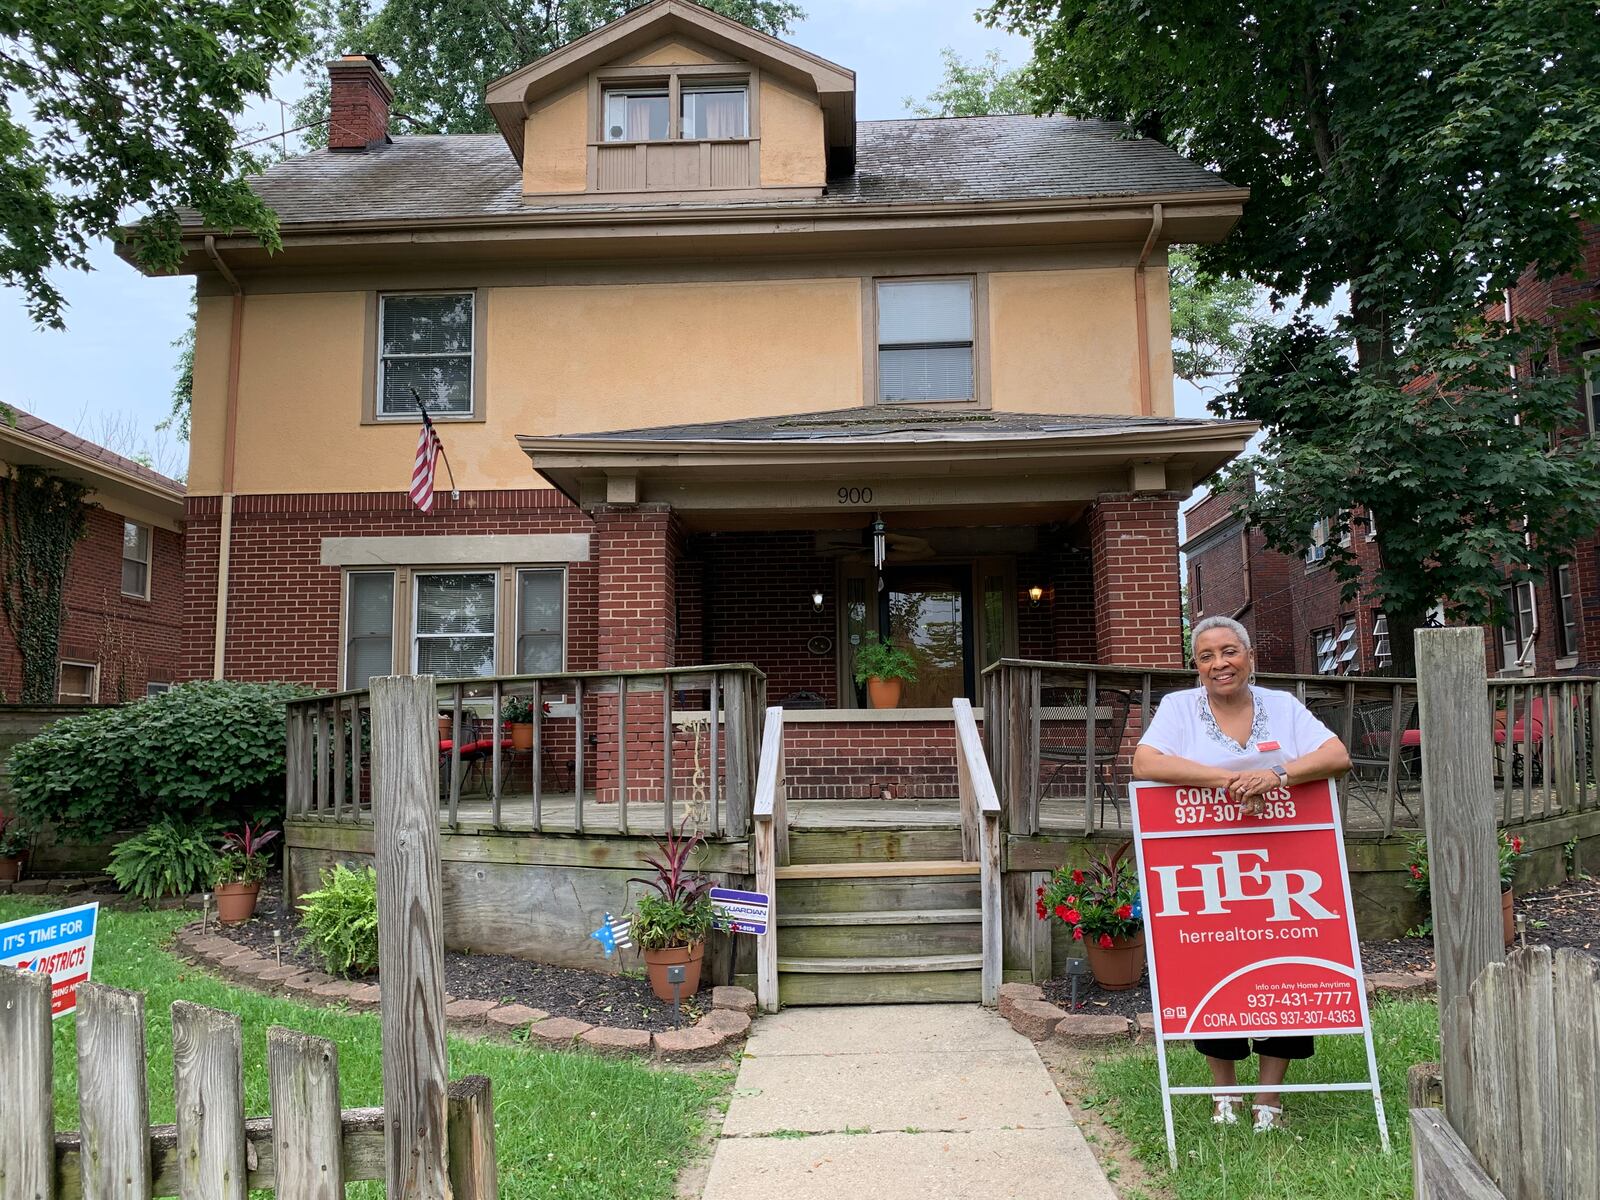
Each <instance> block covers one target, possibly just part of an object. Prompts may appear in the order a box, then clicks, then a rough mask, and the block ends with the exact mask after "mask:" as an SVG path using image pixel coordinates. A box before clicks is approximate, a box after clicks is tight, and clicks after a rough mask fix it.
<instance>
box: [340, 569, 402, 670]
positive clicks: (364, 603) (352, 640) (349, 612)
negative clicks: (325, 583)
mask: <svg viewBox="0 0 1600 1200" xmlns="http://www.w3.org/2000/svg"><path fill="white" fill-rule="evenodd" d="M344 663H345V666H344V676H345V679H344V685H345V687H347V688H364V687H366V686H367V683H368V682H369V681H370V680H371V679H372V677H373V676H374V675H388V674H390V673H391V672H393V670H394V572H392V571H360V572H357V573H355V574H352V575H351V576H350V594H349V600H348V601H347V608H346V612H345V658H344Z"/></svg>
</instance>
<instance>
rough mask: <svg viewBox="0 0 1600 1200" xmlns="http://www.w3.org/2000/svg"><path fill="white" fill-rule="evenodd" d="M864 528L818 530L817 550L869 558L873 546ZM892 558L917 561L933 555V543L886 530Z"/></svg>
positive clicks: (828, 555) (847, 557) (833, 555)
mask: <svg viewBox="0 0 1600 1200" xmlns="http://www.w3.org/2000/svg"><path fill="white" fill-rule="evenodd" d="M864 532H865V531H863V530H859V529H823V530H819V531H818V532H817V553H818V554H820V555H822V556H823V557H825V558H842V559H845V560H852V559H856V558H859V559H861V560H863V561H870V560H871V557H872V552H871V549H870V548H869V547H868V545H867V544H866V538H865V536H864ZM883 537H884V542H885V544H886V548H887V550H888V561H889V562H917V561H918V560H920V559H924V558H932V557H933V555H934V550H933V543H931V542H930V541H928V539H927V538H925V537H918V536H917V535H916V534H914V533H885V534H884V535H883Z"/></svg>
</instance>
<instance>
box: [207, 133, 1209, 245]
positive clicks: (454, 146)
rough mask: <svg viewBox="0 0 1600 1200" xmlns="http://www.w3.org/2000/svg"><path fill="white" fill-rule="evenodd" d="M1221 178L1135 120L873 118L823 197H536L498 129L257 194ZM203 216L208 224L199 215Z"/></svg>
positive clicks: (1005, 189)
mask: <svg viewBox="0 0 1600 1200" xmlns="http://www.w3.org/2000/svg"><path fill="white" fill-rule="evenodd" d="M1230 188H1231V185H1230V184H1229V183H1228V182H1227V181H1226V180H1225V179H1223V178H1222V177H1221V176H1220V175H1218V174H1216V173H1215V172H1212V171H1208V170H1206V169H1204V168H1203V167H1200V166H1197V165H1196V164H1194V163H1192V162H1190V161H1189V160H1188V159H1186V158H1184V157H1182V156H1181V155H1179V154H1177V153H1176V152H1175V151H1173V150H1171V149H1170V148H1168V147H1167V146H1164V145H1162V144H1161V143H1159V142H1154V141H1150V140H1149V139H1147V138H1130V137H1128V136H1126V131H1125V130H1124V129H1123V127H1122V126H1120V125H1116V124H1113V123H1110V122H1106V121H1083V120H1077V119H1074V118H1071V117H1059V116H1051V117H1027V116H1004V117H944V118H932V119H925V120H907V121H864V122H861V123H860V124H858V126H857V152H856V170H855V172H854V173H853V174H851V175H848V176H845V177H842V178H838V179H833V180H830V181H829V182H828V186H827V189H826V191H825V193H824V194H823V195H822V196H821V197H812V198H800V199H787V200H774V199H768V198H761V199H755V200H748V199H747V200H726V201H718V200H713V199H710V198H709V197H708V198H707V199H705V200H701V199H695V200H693V201H690V202H677V203H672V204H641V203H627V204H607V203H604V202H597V203H594V204H573V203H564V204H561V205H559V206H552V205H539V204H537V203H532V204H530V203H525V202H524V201H523V198H522V174H521V170H520V168H519V167H518V165H517V162H516V159H515V158H513V157H512V154H511V151H510V150H509V148H508V147H507V146H506V143H505V140H504V139H503V138H501V137H500V136H499V135H498V134H456V135H438V136H422V137H398V138H396V139H395V140H394V142H393V143H392V144H389V145H381V146H377V147H375V148H373V149H371V150H368V151H366V152H364V153H360V154H336V153H330V152H329V151H327V150H319V151H317V152H315V153H312V154H307V155H303V156H301V157H299V158H291V159H286V160H284V161H282V162H279V163H276V164H274V165H273V166H272V167H271V168H270V169H269V170H268V171H267V172H266V174H265V175H263V176H261V177H259V178H258V179H257V180H256V190H257V191H258V192H259V193H260V194H261V196H262V198H263V199H265V200H266V202H267V203H268V204H269V205H271V206H272V208H273V209H274V210H276V212H277V214H278V219H279V221H280V223H281V224H282V225H283V226H285V227H293V226H296V225H323V224H328V223H338V222H346V221H359V222H363V223H372V222H405V221H412V220H415V221H425V220H450V219H466V220H470V219H474V218H485V217H509V216H515V215H518V214H537V213H552V214H553V213H563V214H574V215H576V214H580V213H585V212H591V213H592V212H651V211H661V210H671V209H674V208H684V207H692V208H696V209H704V208H707V207H715V208H727V209H738V208H750V207H758V208H797V209H804V208H822V209H848V208H849V207H851V206H881V205H895V204H928V203H939V202H963V201H964V202H969V203H984V202H1005V201H1027V200H1056V199H1090V198H1102V197H1118V196H1140V195H1154V194H1173V193H1185V192H1190V193H1192V192H1206V191H1213V190H1215V191H1223V190H1229V189H1230ZM191 224H193V225H194V227H196V228H198V223H197V221H194V220H193V219H191Z"/></svg>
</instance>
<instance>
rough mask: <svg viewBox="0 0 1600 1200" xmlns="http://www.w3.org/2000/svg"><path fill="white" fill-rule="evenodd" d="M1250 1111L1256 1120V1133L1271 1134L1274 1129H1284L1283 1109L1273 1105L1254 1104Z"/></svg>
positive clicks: (1254, 1128) (1254, 1127)
mask: <svg viewBox="0 0 1600 1200" xmlns="http://www.w3.org/2000/svg"><path fill="white" fill-rule="evenodd" d="M1250 1111H1251V1112H1253V1113H1254V1114H1255V1118H1256V1123H1255V1125H1254V1126H1253V1130H1254V1132H1256V1133H1271V1132H1272V1131H1273V1130H1274V1129H1282V1128H1283V1109H1281V1108H1278V1107H1276V1106H1274V1105H1271V1104H1252V1105H1251V1106H1250Z"/></svg>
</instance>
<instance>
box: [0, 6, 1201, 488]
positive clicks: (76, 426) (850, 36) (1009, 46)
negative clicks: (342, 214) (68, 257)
mask: <svg viewBox="0 0 1600 1200" xmlns="http://www.w3.org/2000/svg"><path fill="white" fill-rule="evenodd" d="M800 3H801V5H802V7H804V8H805V10H806V12H807V13H808V14H809V15H808V16H807V18H806V20H805V21H803V22H802V23H801V24H800V25H799V26H798V28H796V29H795V31H794V33H793V34H792V40H793V41H794V42H795V43H796V44H798V45H800V46H803V47H804V48H805V49H807V50H810V51H812V52H813V53H816V54H820V55H822V56H823V57H825V58H829V59H832V60H833V61H835V62H838V63H840V64H842V65H844V66H847V67H850V68H852V69H853V70H854V71H855V72H856V86H857V101H856V103H857V116H858V117H860V118H861V119H863V120H873V119H880V118H887V117H898V116H904V115H906V112H905V99H906V97H908V96H915V97H919V98H920V97H922V96H925V95H926V94H927V93H928V92H929V91H931V90H932V89H933V88H934V87H935V86H937V84H938V82H939V77H940V70H939V51H940V49H941V48H942V47H944V46H951V47H954V48H955V50H956V51H957V52H958V53H960V54H961V55H962V56H963V57H965V58H968V59H977V58H979V57H981V56H982V55H983V54H984V53H985V52H987V51H988V50H991V49H994V50H998V51H999V52H1000V54H1001V56H1002V58H1003V59H1004V60H1005V61H1006V63H1007V64H1008V65H1013V66H1016V65H1020V64H1022V63H1023V62H1024V61H1026V59H1027V57H1028V49H1029V48H1028V44H1027V43H1026V42H1025V41H1023V40H1022V39H1020V38H1017V37H1013V36H1011V35H1009V34H1005V33H1002V32H999V31H997V30H992V29H987V28H985V27H984V26H983V25H982V24H981V23H980V22H979V21H977V20H976V19H975V17H974V15H973V14H974V11H975V8H976V5H975V4H974V0H800ZM299 91H300V87H299V81H298V78H296V77H294V76H290V77H286V78H285V79H283V80H282V81H281V85H280V87H279V88H278V89H277V91H276V96H277V98H278V99H282V100H293V99H295V98H296V96H297V95H298V94H299ZM246 120H247V121H251V122H254V123H262V124H266V125H267V126H268V127H269V128H271V129H276V128H278V106H277V105H276V104H267V105H261V106H258V108H257V110H256V111H254V112H252V113H251V114H249V115H248V116H247V117H246ZM91 262H92V264H93V266H94V270H93V271H92V272H89V273H87V274H80V273H76V272H67V273H63V275H62V276H60V277H59V278H58V285H59V286H60V287H61V289H62V291H63V292H64V293H65V295H66V297H67V300H68V303H69V305H70V308H69V309H68V311H67V330H66V332H64V333H62V332H56V331H52V330H38V329H36V328H34V326H33V324H32V322H30V321H29V320H28V317H27V313H26V312H25V310H24V308H23V305H22V298H21V296H20V294H18V293H16V292H15V291H9V290H0V400H4V401H6V402H9V403H12V404H15V405H16V406H18V407H20V408H23V409H26V410H27V411H29V412H32V413H35V414H37V415H38V416H41V417H43V418H44V419H45V420H48V421H53V422H55V423H56V424H58V425H63V426H65V427H67V428H69V429H73V430H75V431H77V432H79V433H81V434H83V436H86V437H96V435H97V434H98V433H100V431H103V430H104V429H105V428H106V425H107V422H108V421H117V422H120V423H121V424H122V425H124V426H126V427H128V428H131V429H134V430H137V431H138V432H139V434H140V436H143V437H146V438H148V439H149V441H148V444H147V446H146V449H147V450H148V451H149V452H151V453H153V454H154V456H155V458H156V459H157V462H158V465H162V466H165V465H167V464H168V463H177V464H180V465H181V463H182V461H183V452H182V450H181V449H179V448H177V447H173V446H171V445H165V446H164V445H162V444H161V442H162V440H163V439H164V438H165V436H166V435H160V434H157V433H156V432H155V426H156V424H157V423H158V422H160V421H161V420H162V419H163V418H164V417H165V416H166V415H167V413H168V410H169V408H170V405H171V401H170V395H171V390H172V380H173V363H174V360H175V358H176V352H175V351H174V350H173V348H172V342H173V340H174V339H175V338H177V337H178V336H179V335H180V334H181V333H182V332H183V329H184V326H185V323H186V322H187V320H188V307H189V294H190V291H191V287H192V284H191V281H190V280H189V279H187V278H180V279H146V278H144V277H143V276H141V275H140V274H139V273H138V272H136V271H135V270H134V269H133V268H132V267H130V266H128V265H127V264H126V263H124V262H122V261H121V260H119V259H118V258H117V257H116V256H115V255H114V254H113V253H112V251H111V248H110V246H109V245H106V244H102V245H97V246H96V247H95V249H94V252H93V253H92V255H91ZM1179 389H1180V396H1179V400H1178V411H1179V413H1180V414H1183V415H1194V416H1199V415H1204V414H1203V410H1202V408H1201V401H1200V399H1199V397H1198V395H1197V393H1195V392H1194V390H1193V389H1192V388H1188V387H1187V385H1184V384H1182V383H1181V382H1180V384H1179ZM117 448H118V449H123V450H124V451H125V452H126V451H127V449H128V447H125V446H119V447H117Z"/></svg>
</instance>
